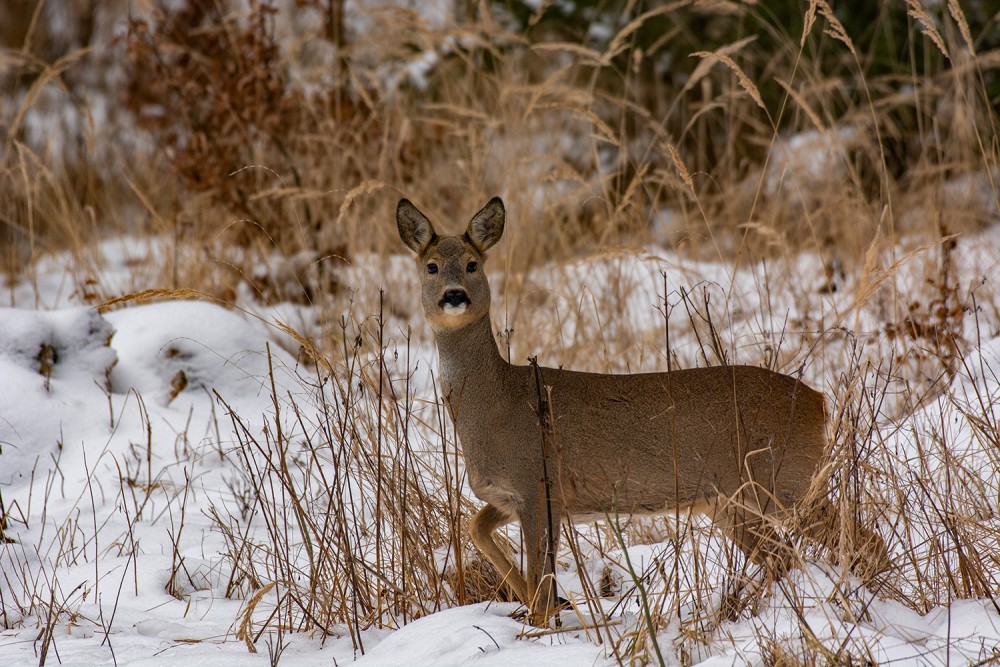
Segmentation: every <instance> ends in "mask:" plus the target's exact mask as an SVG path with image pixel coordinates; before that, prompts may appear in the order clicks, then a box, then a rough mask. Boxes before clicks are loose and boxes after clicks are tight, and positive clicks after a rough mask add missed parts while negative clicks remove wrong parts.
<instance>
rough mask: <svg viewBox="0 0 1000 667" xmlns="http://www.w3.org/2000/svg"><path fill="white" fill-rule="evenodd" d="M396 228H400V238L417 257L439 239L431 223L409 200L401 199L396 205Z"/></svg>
mask: <svg viewBox="0 0 1000 667" xmlns="http://www.w3.org/2000/svg"><path fill="white" fill-rule="evenodd" d="M396 227H398V228H399V238H401V239H402V240H403V243H405V244H406V247H408V248H409V249H410V250H412V251H413V252H414V254H417V255H419V254H420V253H421V252H423V251H424V249H425V248H427V246H428V245H430V243H431V241H433V240H434V239H435V237H437V234H436V233H435V232H434V227H432V226H431V221H430V220H428V219H427V216H425V215H424V214H423V213H421V212H420V211H418V210H417V207H416V206H414V205H413V204H412V203H411V202H410V200H409V199H400V200H399V204H397V205H396Z"/></svg>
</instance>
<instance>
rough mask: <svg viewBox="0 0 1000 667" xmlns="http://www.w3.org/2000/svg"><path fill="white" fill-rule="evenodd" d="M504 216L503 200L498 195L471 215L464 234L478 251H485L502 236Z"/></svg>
mask: <svg viewBox="0 0 1000 667" xmlns="http://www.w3.org/2000/svg"><path fill="white" fill-rule="evenodd" d="M506 216H507V214H506V212H505V211H504V208H503V200H502V199H500V197H494V198H493V199H491V200H489V201H488V202H487V203H486V206H484V207H483V208H482V209H481V210H480V211H479V213H476V214H475V215H474V216H473V217H472V221H471V222H469V228H468V229H467V230H465V235H466V236H468V237H469V240H470V241H472V243H473V244H475V246H476V247H477V248H478V249H479V251H480V252H485V251H486V250H489V249H490V248H492V247H493V246H494V245H496V243H497V241H499V240H500V237H501V236H503V225H504V221H505V219H506Z"/></svg>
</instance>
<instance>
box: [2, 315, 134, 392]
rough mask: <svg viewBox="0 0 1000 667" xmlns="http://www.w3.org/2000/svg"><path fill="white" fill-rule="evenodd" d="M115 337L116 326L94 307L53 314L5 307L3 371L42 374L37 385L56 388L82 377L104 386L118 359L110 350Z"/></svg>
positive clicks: (3, 321)
mask: <svg viewBox="0 0 1000 667" xmlns="http://www.w3.org/2000/svg"><path fill="white" fill-rule="evenodd" d="M113 335H114V328H113V327H112V326H111V323H110V322H108V321H107V320H105V319H104V318H102V317H101V315H100V314H99V313H98V312H97V311H96V310H93V309H91V308H70V309H67V310H60V311H54V312H42V311H34V310H21V309H18V308H2V309H0V368H2V369H3V371H4V372H3V376H4V377H7V378H10V377H12V374H14V373H20V372H23V371H30V372H33V373H35V374H37V375H40V376H42V377H40V378H38V379H37V381H36V382H35V384H49V385H50V389H53V390H54V389H55V387H56V386H58V385H60V384H66V383H72V382H74V381H76V380H79V379H93V380H95V381H99V382H100V383H102V384H104V383H106V381H107V377H108V374H109V373H110V372H111V368H112V366H114V365H115V361H116V357H115V353H114V350H112V349H111V348H110V347H109V344H110V342H111V337H112V336H113ZM49 380H56V381H57V382H56V383H50V382H48V381H49ZM59 381H63V382H59ZM29 384H30V383H29Z"/></svg>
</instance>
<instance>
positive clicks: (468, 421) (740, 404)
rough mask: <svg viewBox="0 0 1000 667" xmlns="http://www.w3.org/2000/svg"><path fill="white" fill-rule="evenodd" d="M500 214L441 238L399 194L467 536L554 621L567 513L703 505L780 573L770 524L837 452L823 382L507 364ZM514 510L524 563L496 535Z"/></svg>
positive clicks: (828, 510) (749, 371) (705, 371)
mask: <svg viewBox="0 0 1000 667" xmlns="http://www.w3.org/2000/svg"><path fill="white" fill-rule="evenodd" d="M505 222H506V211H505V208H504V204H503V201H502V199H500V198H499V197H494V198H493V199H490V200H489V202H488V203H487V204H486V205H485V206H484V207H483V208H482V209H481V210H480V211H479V212H478V213H476V214H475V215H474V216H473V217H472V219H471V221H470V222H469V224H468V227H467V229H466V230H465V232H464V233H463V234H462V235H460V236H459V235H439V234H438V233H437V232H436V231H435V228H434V227H433V226H432V224H431V222H430V220H429V219H428V218H427V217H426V216H425V215H424V214H423V213H421V212H420V211H419V210H418V209H417V208H416V207H415V206H414V205H413V204H412V203H411V202H410V201H409V200H407V199H401V200H400V201H399V203H398V205H397V207H396V224H397V228H398V231H399V236H400V239H401V240H402V242H403V243H404V244H405V245H406V247H407V248H408V249H409V250H410V251H411V252H412V254H413V256H414V258H415V261H416V265H417V270H418V271H419V274H420V285H421V288H420V289H421V302H422V305H423V310H424V314H425V316H426V318H427V321H428V322H429V324H430V327H431V329H432V331H433V335H434V338H435V339H436V343H437V349H438V355H439V363H440V373H439V375H438V381H439V383H440V386H441V396H442V398H443V401H444V402H445V403H446V405H447V409H448V411H449V413H450V416H451V418H452V420H453V423H454V425H455V430H456V433H457V435H458V439H459V441H460V443H461V446H462V451H463V455H464V460H465V468H466V474H467V480H468V483H469V486H470V487H471V489H472V491H473V492H474V493H475V495H476V496H477V497H478V498H479V499H480V500H482V501H483V502H485V503H486V504H485V506H483V507H482V509H480V510H479V511H478V512H477V513H476V514H475V515H474V517H473V518H472V519H471V521H470V522H469V532H470V535H471V539H472V542H473V544H474V545H475V547H476V548H477V549H479V550H480V551H481V552H482V554H483V555H484V556H485V557H486V559H487V560H488V561H489V562H490V563H492V564H493V566H495V567H496V569H497V570H498V572H499V573H500V575H501V577H503V580H504V582H506V584H507V585H509V587H510V588H511V589H512V591H513V593H514V595H515V596H516V597H517V598H518V599H519V600H520V601H521V603H523V604H524V605H525V606H526V607H527V608H528V612H529V613H528V616H529V622H531V623H532V624H534V625H544V624H545V623H546V622H547V619H548V618H550V616H552V615H554V614H555V615H557V613H558V611H559V610H560V609H562V608H564V606H565V604H566V602H565V601H564V600H562V598H560V597H558V595H557V591H556V587H555V576H554V570H555V553H556V551H557V548H558V543H559V532H560V526H561V523H562V522H574V523H581V522H588V521H594V520H600V519H608V518H609V517H617V516H619V515H634V514H668V513H673V512H678V511H691V512H700V513H705V514H708V515H709V517H710V518H711V521H712V523H713V525H714V526H716V527H717V528H719V529H720V530H721V532H722V533H723V535H725V536H726V537H727V538H728V539H730V540H732V542H733V543H734V544H735V545H736V546H737V547H738V548H739V549H740V550H741V551H742V552H743V553H744V554H745V555H746V557H747V558H748V559H749V560H750V561H752V562H753V563H756V564H758V565H761V566H762V567H767V568H769V570H768V571H770V572H771V573H772V574H773V576H774V577H780V576H782V574H783V573H784V570H785V569H787V567H788V566H787V560H788V559H787V557H786V556H782V548H781V545H782V544H783V539H782V537H781V536H779V534H778V533H777V532H776V531H775V529H774V525H773V521H774V520H778V521H781V520H782V519H787V518H788V517H790V516H791V515H792V514H793V513H794V512H795V511H796V509H797V508H798V507H799V506H800V505H802V504H803V503H805V499H806V498H812V497H813V496H815V495H816V494H815V493H812V492H811V487H812V486H813V482H814V480H815V479H816V478H817V476H818V474H819V472H820V471H821V469H823V467H824V462H825V457H826V455H827V450H828V438H827V414H826V406H825V399H824V396H823V394H822V393H820V392H818V391H816V390H814V389H812V388H810V387H809V386H807V385H806V384H805V383H804V382H802V381H801V380H800V379H799V378H797V377H792V376H790V375H784V374H781V373H778V372H775V371H772V370H768V369H765V368H759V367H755V366H746V365H725V366H713V367H698V368H690V369H680V370H668V371H666V372H655V373H637V374H628V375H619V374H599V373H586V372H578V371H572V370H563V369H561V368H543V367H540V366H538V365H537V363H534V362H533V363H532V364H529V365H516V364H512V363H509V362H508V361H507V360H505V359H504V358H503V356H502V355H501V353H500V349H499V347H498V342H497V340H496V338H495V335H494V333H493V331H494V329H493V325H492V320H491V316H490V306H491V292H490V286H489V282H488V281H487V277H486V273H485V271H484V270H483V265H484V263H485V261H486V252H487V251H488V250H490V248H492V247H493V246H494V245H496V243H497V242H498V241H499V240H500V238H501V236H502V234H503V231H504V225H505ZM817 508H818V509H817ZM811 511H812V514H811V515H810V516H813V517H818V518H816V519H815V520H814V521H812V523H811V524H810V525H809V526H807V529H808V530H812V531H814V532H816V533H817V534H818V537H819V538H820V539H822V538H823V534H828V533H829V532H830V531H833V532H834V533H836V531H837V530H838V527H837V526H836V525H831V524H832V523H833V522H835V520H836V514H835V512H834V511H833V507H832V505H831V504H830V501H829V500H826V499H825V498H821V499H820V500H819V501H818V504H816V507H814V508H813V509H812V510H811ZM515 520H516V521H518V522H519V523H520V525H521V531H522V537H523V540H524V545H525V546H524V549H525V552H526V553H525V554H524V555H525V559H526V561H527V562H526V570H525V572H524V573H523V574H522V573H521V572H520V571H519V570H518V568H517V567H516V566H515V565H514V563H513V562H512V561H511V559H510V557H508V555H507V553H505V551H504V550H503V549H501V547H500V546H499V545H498V543H497V541H496V539H495V531H496V530H497V529H498V528H500V527H502V526H504V525H506V524H508V523H510V522H512V521H515ZM824 529H825V530H824ZM865 539H866V540H868V541H879V540H880V538H879V537H877V536H876V535H874V534H873V533H866V535H865ZM882 549H883V550H884V544H883V545H882Z"/></svg>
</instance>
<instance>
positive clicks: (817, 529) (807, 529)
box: [796, 497, 891, 579]
mask: <svg viewBox="0 0 1000 667" xmlns="http://www.w3.org/2000/svg"><path fill="white" fill-rule="evenodd" d="M796 514H797V519H798V522H799V526H800V528H801V530H802V532H803V533H805V534H806V535H807V536H808V537H809V538H811V539H813V540H815V541H816V542H818V543H819V544H821V545H823V546H824V547H825V548H826V549H827V550H828V551H829V552H830V554H831V555H832V556H833V557H834V558H835V559H836V560H837V561H838V562H839V563H841V564H844V565H847V566H848V567H849V568H850V569H851V570H852V571H853V572H854V573H855V574H856V575H858V576H860V577H861V578H862V579H868V578H870V577H871V576H874V575H878V574H880V573H882V572H884V571H886V570H888V569H889V568H890V567H891V559H890V556H889V549H888V547H887V546H886V544H885V540H883V539H882V536H881V535H879V534H878V533H877V532H875V531H874V530H872V529H870V528H868V527H867V526H862V525H859V524H858V523H857V521H850V522H848V524H845V523H844V522H842V521H841V520H840V513H839V512H838V510H837V508H836V507H835V506H834V505H833V503H831V502H830V500H829V498H826V497H821V498H814V499H811V500H810V501H809V502H808V503H806V504H804V506H803V507H801V508H799V509H798V510H797V512H796Z"/></svg>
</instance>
